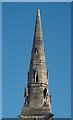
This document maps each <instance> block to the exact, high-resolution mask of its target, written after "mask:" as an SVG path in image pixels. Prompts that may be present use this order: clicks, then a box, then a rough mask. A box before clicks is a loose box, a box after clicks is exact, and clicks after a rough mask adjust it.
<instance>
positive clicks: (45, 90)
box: [44, 88, 47, 98]
mask: <svg viewBox="0 0 73 120" xmlns="http://www.w3.org/2000/svg"><path fill="white" fill-rule="evenodd" d="M46 93H47V89H46V88H45V89H44V98H45V96H46Z"/></svg>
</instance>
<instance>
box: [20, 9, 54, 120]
mask: <svg viewBox="0 0 73 120" xmlns="http://www.w3.org/2000/svg"><path fill="white" fill-rule="evenodd" d="M24 97H25V103H24V106H23V109H22V112H21V115H20V116H19V117H21V118H22V119H24V118H28V119H29V118H30V119H31V118H34V119H36V118H38V119H41V118H42V120H43V119H44V118H51V119H50V120H52V117H53V114H52V112H51V97H50V95H49V89H48V72H47V71H46V63H45V52H44V45H43V37H42V28H41V18H40V10H39V9H38V11H37V18H36V26H35V33H34V40H33V47H32V52H31V62H30V68H29V72H28V85H27V88H26V89H25V94H24ZM30 119H29V120H30Z"/></svg>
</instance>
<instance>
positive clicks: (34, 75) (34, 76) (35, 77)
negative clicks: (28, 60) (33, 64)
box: [33, 70, 38, 82]
mask: <svg viewBox="0 0 73 120" xmlns="http://www.w3.org/2000/svg"><path fill="white" fill-rule="evenodd" d="M33 79H34V82H38V73H37V71H36V70H34V71H33Z"/></svg>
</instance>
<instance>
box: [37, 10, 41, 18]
mask: <svg viewBox="0 0 73 120" xmlns="http://www.w3.org/2000/svg"><path fill="white" fill-rule="evenodd" d="M37 16H38V17H40V9H38V11H37Z"/></svg>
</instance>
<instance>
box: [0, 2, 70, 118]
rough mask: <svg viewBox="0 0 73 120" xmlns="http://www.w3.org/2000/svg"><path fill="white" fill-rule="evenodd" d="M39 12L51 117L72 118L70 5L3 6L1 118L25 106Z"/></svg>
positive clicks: (18, 113)
mask: <svg viewBox="0 0 73 120" xmlns="http://www.w3.org/2000/svg"><path fill="white" fill-rule="evenodd" d="M38 8H39V9H40V13H41V23H42V31H43V41H44V48H45V54H46V56H45V58H46V66H47V70H49V91H50V94H51V96H52V103H51V106H52V113H53V114H54V117H55V118H70V117H71V3H65V2H63V3H53V2H52V3H49V2H48V3H47V2H46V3H43V2H41V3H38V2H37V3H29V2H28V3H23V2H22V3H3V6H2V116H3V118H4V117H5V118H9V117H11V118H16V117H17V116H18V115H20V113H21V110H22V108H23V105H24V89H25V87H26V86H27V75H28V71H29V65H30V59H31V50H32V44H33V37H34V29H35V22H36V14H37V9H38Z"/></svg>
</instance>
